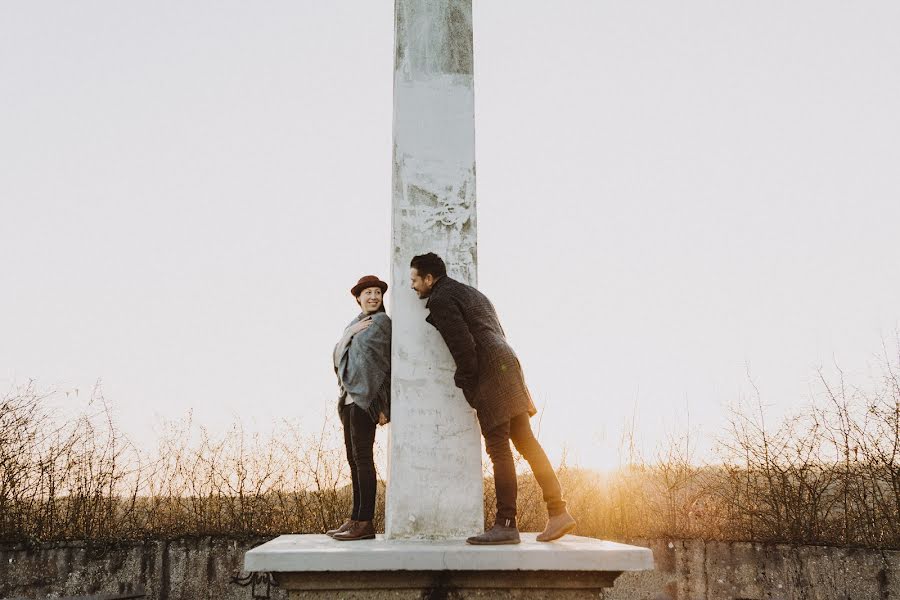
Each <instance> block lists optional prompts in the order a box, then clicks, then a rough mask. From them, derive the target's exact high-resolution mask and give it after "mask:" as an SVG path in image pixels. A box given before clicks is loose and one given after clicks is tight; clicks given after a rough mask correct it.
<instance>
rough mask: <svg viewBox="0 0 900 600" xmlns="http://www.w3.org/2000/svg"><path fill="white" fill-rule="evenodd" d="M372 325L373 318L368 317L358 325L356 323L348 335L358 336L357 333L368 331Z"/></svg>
mask: <svg viewBox="0 0 900 600" xmlns="http://www.w3.org/2000/svg"><path fill="white" fill-rule="evenodd" d="M371 324H372V318H371V317H366V318H365V319H363V320H362V321H359V322H357V323H354V324H353V325H352V326H351V327H350V329H348V330H347V333H348V334H349V335H351V336H354V335H356V334H357V333H359V332H360V331H365V330H366V329H368V328H369V325H371Z"/></svg>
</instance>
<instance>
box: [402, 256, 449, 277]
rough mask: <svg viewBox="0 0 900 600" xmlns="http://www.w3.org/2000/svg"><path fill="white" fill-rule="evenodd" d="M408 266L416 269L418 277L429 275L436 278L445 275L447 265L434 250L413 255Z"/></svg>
mask: <svg viewBox="0 0 900 600" xmlns="http://www.w3.org/2000/svg"><path fill="white" fill-rule="evenodd" d="M409 266H410V267H412V268H413V269H415V270H416V272H417V273H418V274H419V277H425V276H426V275H431V276H432V277H434V278H435V279H438V278H440V277H444V276H445V275H447V266H446V265H445V264H444V260H443V259H442V258H441V257H440V256H438V255H437V254H435V253H434V252H429V253H428V254H420V255H418V256H413V259H412V261H410V263H409Z"/></svg>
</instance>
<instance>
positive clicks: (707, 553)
mask: <svg viewBox="0 0 900 600" xmlns="http://www.w3.org/2000/svg"><path fill="white" fill-rule="evenodd" d="M262 541H264V540H252V541H235V540H227V539H222V538H198V539H185V540H175V541H148V542H143V543H133V544H116V545H114V546H108V547H103V546H96V545H87V544H78V543H70V544H65V545H46V546H42V547H38V548H33V549H25V548H7V549H5V550H0V598H3V599H6V598H59V597H61V596H63V597H64V596H78V595H89V594H90V595H92V594H97V595H100V594H125V593H128V592H135V591H138V592H142V593H146V598H147V599H148V600H202V599H210V600H211V599H216V600H250V598H251V593H250V588H244V587H240V586H238V585H235V584H233V583H231V582H230V580H231V576H232V574H234V572H235V571H236V570H237V569H239V568H240V565H241V562H242V559H243V555H244V552H246V551H247V550H249V549H250V548H252V547H253V546H255V545H257V544H259V543H260V542H262ZM632 543H635V544H637V545H643V546H649V547H650V548H652V549H653V553H654V556H655V559H656V565H657V569H656V571H653V572H647V573H625V574H623V575H622V576H621V577H620V578H619V579H618V581H617V582H616V586H615V588H614V589H613V590H610V591H609V592H608V593H607V595H606V598H607V600H626V599H627V600H634V599H638V598H644V599H652V600H662V599H670V600H707V599H709V600H756V599H760V600H762V599H763V598H765V599H790V600H801V599H802V600H826V599H827V600H832V599H834V600H837V599H840V600H847V599H854V600H857V599H858V600H869V599H871V600H884V599H888V598H890V599H898V598H900V552H898V551H885V552H882V551H878V550H871V549H857V548H832V547H821V546H787V545H771V544H750V543H743V542H731V543H728V542H704V541H702V540H649V541H648V540H634V541H632ZM271 598H273V599H277V600H283V599H285V598H286V595H285V594H284V593H283V591H282V590H280V589H278V588H274V589H273V590H272V593H271Z"/></svg>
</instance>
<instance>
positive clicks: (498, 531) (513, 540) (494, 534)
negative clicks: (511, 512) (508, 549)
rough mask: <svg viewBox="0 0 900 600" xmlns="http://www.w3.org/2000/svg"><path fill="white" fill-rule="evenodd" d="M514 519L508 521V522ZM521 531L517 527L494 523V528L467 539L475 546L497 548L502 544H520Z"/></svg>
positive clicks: (468, 542)
mask: <svg viewBox="0 0 900 600" xmlns="http://www.w3.org/2000/svg"><path fill="white" fill-rule="evenodd" d="M510 521H512V519H509V520H507V522H510ZM520 541H521V539H520V538H519V530H518V529H517V528H516V526H515V525H511V526H505V525H504V524H503V523H499V522H498V523H494V526H493V527H491V528H490V529H488V530H487V531H485V532H484V533H482V534H479V535H473V536H472V537H469V538H466V543H467V544H473V545H475V546H497V545H500V544H518V543H519V542H520Z"/></svg>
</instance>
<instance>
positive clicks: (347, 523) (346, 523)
mask: <svg viewBox="0 0 900 600" xmlns="http://www.w3.org/2000/svg"><path fill="white" fill-rule="evenodd" d="M353 523H355V521H354V520H353V519H347V520H346V521H344V524H343V525H341V526H340V527H338V528H337V529H329V530H328V531H326V532H325V535H327V536H328V537H334V536H335V534H336V533H344V532H345V531H347V530H348V529H350V528H351V527H352V526H353Z"/></svg>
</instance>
